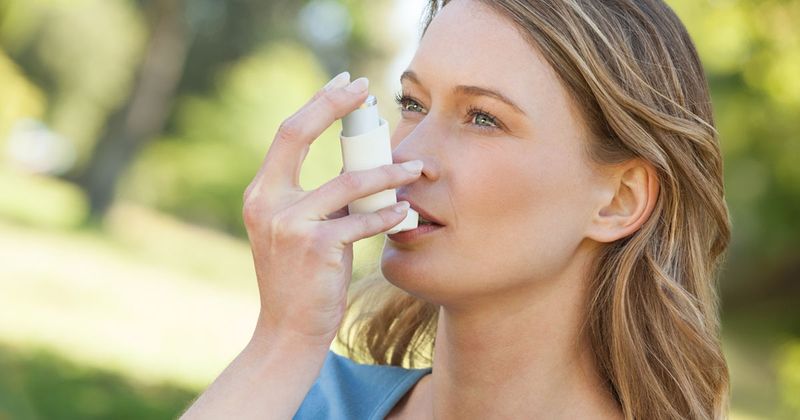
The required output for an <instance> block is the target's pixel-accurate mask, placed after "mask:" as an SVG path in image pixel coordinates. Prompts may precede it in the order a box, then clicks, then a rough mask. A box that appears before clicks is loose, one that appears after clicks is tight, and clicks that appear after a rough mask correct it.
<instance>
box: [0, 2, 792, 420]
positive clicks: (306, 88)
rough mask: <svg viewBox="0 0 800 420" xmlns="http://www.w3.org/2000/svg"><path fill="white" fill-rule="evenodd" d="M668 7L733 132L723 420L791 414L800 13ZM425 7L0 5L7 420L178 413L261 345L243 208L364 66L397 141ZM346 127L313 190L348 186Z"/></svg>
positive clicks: (2, 335) (759, 5) (0, 353)
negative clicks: (320, 92)
mask: <svg viewBox="0 0 800 420" xmlns="http://www.w3.org/2000/svg"><path fill="white" fill-rule="evenodd" d="M668 3H669V4H670V5H672V6H673V8H674V9H675V10H676V12H677V13H678V15H679V16H680V17H681V18H682V19H683V21H684V22H685V24H686V25H687V27H688V28H689V31H690V32H691V34H692V36H693V37H694V40H695V42H696V43H697V47H698V49H699V51H700V55H701V56H702V58H703V61H704V64H705V67H706V71H707V73H708V76H709V79H710V83H711V89H712V93H713V100H714V105H715V109H716V116H717V119H718V121H717V122H718V125H719V129H720V131H721V134H722V136H721V138H722V148H723V151H724V154H725V181H726V188H727V200H728V204H729V206H730V210H731V213H732V218H733V226H734V231H733V243H732V246H731V249H730V253H729V256H728V261H727V265H726V267H725V270H724V273H723V276H722V279H721V295H722V320H723V333H724V345H725V353H726V355H727V358H728V361H729V363H730V368H731V372H732V378H733V399H732V407H733V415H732V417H733V418H734V419H767V418H769V419H772V418H785V419H791V418H795V419H797V418H800V282H798V280H800V218H799V217H798V216H800V26H798V24H797V22H800V1H798V0H715V1H707V0H671V1H668ZM423 4H424V1H422V0H302V1H297V0H295V1H289V0H229V1H220V0H0V419H40V418H41V419H51V418H59V419H70V418H81V419H92V418H114V419H125V418H137V419H139V418H174V417H176V416H177V415H179V414H180V413H181V411H182V410H183V409H184V408H185V407H186V406H187V404H189V402H190V401H191V400H192V399H193V398H194V397H196V396H197V395H198V393H199V392H201V391H202V390H203V389H204V388H205V387H206V386H207V385H208V384H209V383H210V382H211V381H212V380H213V379H214V378H215V377H216V375H217V374H218V373H219V372H220V371H221V370H222V369H223V368H224V367H225V366H226V365H227V364H228V363H229V362H230V360H231V359H232V358H233V357H235V356H236V354H238V352H239V351H240V350H241V348H242V347H243V346H244V344H245V343H246V342H247V340H248V338H249V336H250V334H251V332H252V328H253V326H254V323H255V317H256V315H257V312H258V295H257V289H256V283H255V276H254V273H253V269H252V261H251V255H250V251H249V246H248V242H247V240H246V235H245V231H244V227H243V224H242V220H241V204H242V193H243V191H244V189H245V187H246V186H247V184H248V183H249V182H250V180H251V179H252V177H253V175H254V174H255V173H256V171H257V169H258V167H259V165H260V163H261V160H262V158H263V156H264V153H265V152H266V150H267V149H268V147H269V142H270V141H271V139H272V137H273V135H274V133H275V131H276V129H277V127H278V125H279V124H280V122H281V121H282V120H283V119H284V118H286V117H288V116H289V115H290V114H291V113H293V112H294V111H295V110H296V109H297V108H299V107H300V106H301V105H302V104H303V103H304V102H305V101H306V100H307V99H308V98H309V97H310V96H311V95H313V93H314V92H315V91H316V90H317V89H318V88H319V87H321V86H322V85H323V84H324V83H325V82H326V81H327V80H328V79H330V78H331V77H332V76H333V75H335V74H337V73H339V72H341V71H343V70H349V71H350V72H351V74H352V75H353V78H354V79H355V78H356V77H359V76H368V77H369V78H370V80H371V91H372V93H373V94H375V95H376V96H377V97H378V99H379V104H381V105H380V106H381V110H382V111H381V112H382V114H384V116H385V117H386V118H387V119H388V120H389V122H390V124H392V126H394V124H395V123H396V121H397V119H398V117H399V113H398V111H397V110H396V107H395V106H394V104H393V102H392V100H391V95H392V94H393V93H394V92H395V91H397V89H399V86H400V85H399V82H398V79H399V76H400V73H401V72H402V70H403V69H404V68H405V66H406V65H407V64H408V63H409V61H410V59H411V56H412V55H413V52H414V49H415V47H416V45H417V42H418V41H417V40H418V36H419V22H420V16H421V12H422V10H423ZM338 130H339V124H338V123H337V124H334V126H332V127H331V128H330V129H329V130H328V131H326V132H325V134H324V135H323V136H322V137H320V139H319V140H317V141H316V142H315V143H314V145H313V146H312V148H311V152H310V154H309V157H308V158H307V160H306V164H305V166H304V168H303V172H302V173H301V184H302V186H303V187H304V188H307V189H308V188H315V187H317V186H319V185H321V184H322V183H324V182H325V181H327V180H328V179H330V178H333V177H334V176H336V175H337V174H338V172H339V169H340V168H341V160H340V157H339V156H340V152H339V144H338V137H337V131H338ZM381 241H382V238H381V237H375V238H370V239H367V240H363V241H359V242H358V243H357V244H356V250H355V252H356V261H355V266H354V271H355V276H354V277H355V278H356V279H357V278H360V277H361V276H363V275H364V274H365V273H367V272H369V271H372V270H374V269H376V268H377V264H378V255H379V252H380V246H381Z"/></svg>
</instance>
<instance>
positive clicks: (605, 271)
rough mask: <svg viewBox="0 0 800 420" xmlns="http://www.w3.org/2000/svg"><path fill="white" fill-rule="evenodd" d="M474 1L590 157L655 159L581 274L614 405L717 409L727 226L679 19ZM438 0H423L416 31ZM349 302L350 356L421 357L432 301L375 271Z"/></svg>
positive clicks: (718, 160)
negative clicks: (620, 228) (544, 75)
mask: <svg viewBox="0 0 800 420" xmlns="http://www.w3.org/2000/svg"><path fill="white" fill-rule="evenodd" d="M482 3H484V4H485V5H487V6H489V7H490V8H491V9H493V10H494V11H496V12H497V13H499V14H500V15H502V16H504V17H506V18H508V19H509V21H510V22H512V23H513V24H514V25H516V26H517V27H518V28H519V29H520V30H521V33H523V34H524V35H525V36H526V37H527V38H528V41H529V42H530V43H531V45H532V46H533V47H534V48H536V49H537V50H538V51H540V52H541V53H542V55H543V56H544V57H545V58H546V59H547V61H548V62H549V64H550V65H551V66H552V67H553V68H554V69H555V70H556V73H557V74H558V75H559V76H560V77H561V81H562V83H563V84H564V85H565V86H566V87H567V90H568V91H569V92H570V94H571V96H572V99H573V100H574V101H575V103H576V104H578V105H579V108H580V110H581V113H582V115H583V117H584V119H585V121H586V122H587V123H588V125H589V126H590V127H591V129H592V132H593V136H591V141H590V142H589V143H588V144H587V145H586V146H587V148H586V152H587V155H588V156H589V157H590V158H591V159H592V160H593V161H594V162H597V163H599V164H611V163H619V162H622V161H625V160H627V159H631V158H641V159H644V160H646V161H648V162H649V163H651V164H652V165H653V166H654V167H655V168H656V170H657V174H658V178H659V179H658V181H659V185H660V188H659V196H658V199H657V203H656V206H655V208H654V210H653V212H652V214H651V216H650V218H649V219H648V220H647V221H646V222H645V223H644V224H643V225H642V227H641V228H640V229H639V230H638V231H637V232H635V233H633V234H632V235H630V236H628V237H626V238H623V239H619V240H617V241H615V242H613V243H609V244H604V247H603V248H602V249H601V251H600V252H599V254H598V255H597V258H596V260H595V264H594V267H593V270H592V273H591V276H592V278H591V282H590V300H589V302H588V308H587V314H586V327H587V331H588V332H589V335H590V337H591V344H592V349H593V352H594V354H595V357H596V362H597V366H599V369H600V373H601V375H602V376H603V377H604V378H605V379H606V380H607V384H608V387H609V389H610V390H611V391H612V393H613V394H614V396H615V397H616V399H617V400H618V402H619V404H620V406H621V408H622V411H623V413H624V415H625V417H626V418H627V419H677V418H681V419H685V418H691V419H712V418H722V417H725V416H726V412H727V395H728V370H727V365H726V362H725V358H724V356H723V354H722V350H721V345H720V340H719V319H718V307H717V295H716V278H717V276H718V271H719V267H720V265H721V264H722V261H723V259H724V254H725V250H726V249H727V247H728V243H729V241H730V228H731V227H730V219H729V214H728V208H727V205H726V203H725V199H724V188H723V177H722V156H721V153H720V148H719V141H718V134H717V131H716V129H715V126H714V119H713V115H712V109H711V103H710V98H709V92H708V85H707V81H706V79H705V76H704V72H703V68H702V65H701V63H700V59H699V57H698V55H697V52H696V50H695V47H694V44H693V43H692V41H691V39H690V37H689V35H688V33H687V31H686V29H685V28H684V26H683V24H682V23H681V22H680V20H679V19H678V17H677V16H676V15H675V14H674V12H673V11H672V10H671V9H670V8H669V7H668V6H667V5H666V4H664V3H663V1H661V0H607V1H590V0H536V1H532V0H528V1H525V0H496V1H489V0H485V1H482ZM447 4H448V0H444V1H441V0H439V1H437V0H429V4H428V7H427V9H426V13H425V19H424V26H423V36H424V34H425V30H427V28H428V26H429V25H430V23H431V21H432V19H433V18H434V16H435V15H436V13H437V12H438V11H439V10H440V9H441V8H442V7H445V6H446V5H447ZM356 308H357V312H358V316H357V317H356V319H355V320H354V321H353V322H352V323H349V325H350V328H349V329H348V330H347V334H344V335H345V337H346V339H345V340H344V341H342V338H341V337H342V335H341V334H340V338H339V340H340V343H343V344H344V345H345V346H346V348H347V349H348V351H349V353H350V356H351V357H354V358H358V357H362V358H363V357H364V356H368V357H369V358H370V359H372V361H373V362H374V363H378V364H391V365H398V366H401V365H406V366H411V367H413V366H414V364H415V362H419V361H420V360H424V361H425V363H430V361H431V360H432V355H431V352H432V349H433V346H434V345H435V328H436V318H437V315H438V308H437V307H435V306H434V305H432V304H430V303H427V302H425V301H422V300H420V299H417V298H415V297H413V296H411V295H409V294H407V293H405V292H403V291H402V290H400V289H398V288H396V287H394V286H393V285H391V284H389V283H388V282H387V281H386V280H385V279H383V278H381V277H380V275H379V274H378V273H376V275H375V276H374V277H372V278H368V279H365V280H362V281H361V282H359V283H358V284H357V285H356V286H355V287H354V288H353V295H352V297H351V300H350V304H349V309H353V312H356ZM343 331H344V329H343ZM343 331H342V332H343ZM353 331H355V333H353Z"/></svg>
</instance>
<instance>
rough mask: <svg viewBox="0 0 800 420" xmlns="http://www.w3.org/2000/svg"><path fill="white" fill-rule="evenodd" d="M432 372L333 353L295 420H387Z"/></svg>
mask: <svg viewBox="0 0 800 420" xmlns="http://www.w3.org/2000/svg"><path fill="white" fill-rule="evenodd" d="M430 372H431V368H424V369H405V368H402V367H397V366H384V365H366V364H361V363H357V362H354V361H352V360H350V359H348V358H346V357H344V356H340V355H338V354H336V353H334V352H333V351H330V350H329V351H328V355H327V357H326V358H325V363H324V364H323V366H322V370H321V371H320V374H319V377H318V378H317V380H316V381H315V382H314V385H313V386H312V387H311V389H310V390H309V391H308V394H306V397H305V399H304V400H303V403H302V404H301V405H300V408H299V409H298V410H297V413H296V414H295V416H294V419H295V420H304V419H340V418H342V419H383V418H384V417H385V416H386V415H387V414H388V413H389V411H391V409H392V408H393V407H394V406H395V405H396V404H397V402H398V401H399V400H400V399H401V398H403V396H404V395H405V394H406V393H407V392H408V390H409V389H410V388H412V387H413V386H414V385H415V384H416V383H417V381H419V380H420V378H422V377H423V376H424V375H426V374H428V373H430Z"/></svg>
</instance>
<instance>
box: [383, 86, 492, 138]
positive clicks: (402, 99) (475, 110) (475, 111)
mask: <svg viewBox="0 0 800 420" xmlns="http://www.w3.org/2000/svg"><path fill="white" fill-rule="evenodd" d="M394 101H395V103H397V105H398V107H399V109H400V111H401V112H402V111H408V112H415V111H409V110H407V109H405V107H404V105H406V103H407V102H408V101H412V102H414V103H415V104H417V105H418V106H420V107H422V105H420V104H419V101H417V100H416V99H414V98H413V97H411V96H409V95H404V94H403V93H401V92H397V93H396V94H395V96H394ZM467 115H469V116H470V121H471V120H472V118H474V117H475V116H476V115H484V116H486V117H488V119H489V120H491V123H492V124H494V126H486V125H478V124H474V125H475V126H476V127H477V128H478V129H479V130H484V131H489V132H491V131H495V130H500V129H502V127H503V125H502V124H501V123H500V120H498V119H497V117H495V116H494V115H492V114H491V113H489V112H486V111H484V110H483V109H481V108H480V107H477V106H475V105H470V106H469V108H468V109H467Z"/></svg>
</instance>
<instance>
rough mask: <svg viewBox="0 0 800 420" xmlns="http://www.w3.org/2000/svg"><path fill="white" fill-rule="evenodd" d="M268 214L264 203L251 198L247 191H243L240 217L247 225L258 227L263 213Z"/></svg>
mask: <svg viewBox="0 0 800 420" xmlns="http://www.w3.org/2000/svg"><path fill="white" fill-rule="evenodd" d="M266 214H269V213H268V209H267V208H266V206H265V204H264V203H262V202H260V201H259V200H255V199H252V198H251V196H250V194H249V192H248V191H245V197H244V202H243V204H242V219H243V220H244V224H245V226H247V227H251V228H254V227H258V226H259V225H260V224H261V222H262V220H263V219H262V218H263V217H264V215H266Z"/></svg>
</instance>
